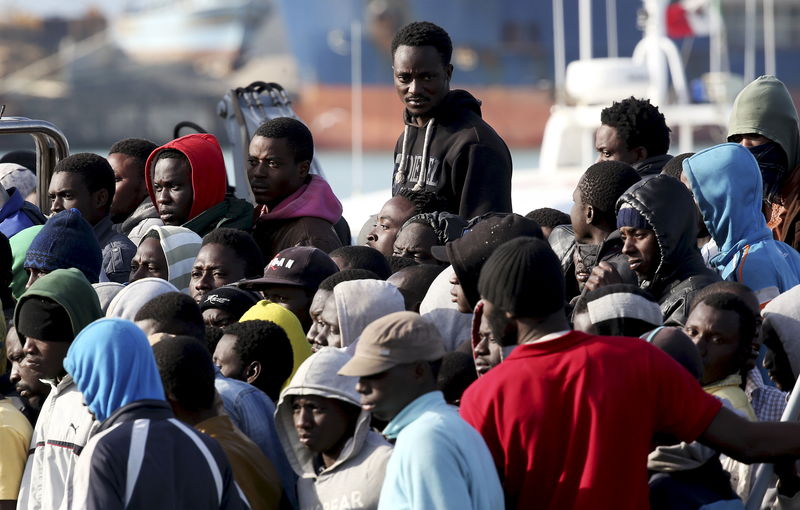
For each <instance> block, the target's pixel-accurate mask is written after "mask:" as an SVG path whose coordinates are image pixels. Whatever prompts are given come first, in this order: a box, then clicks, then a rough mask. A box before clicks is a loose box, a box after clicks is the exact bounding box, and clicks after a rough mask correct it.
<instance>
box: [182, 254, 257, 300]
mask: <svg viewBox="0 0 800 510" xmlns="http://www.w3.org/2000/svg"><path fill="white" fill-rule="evenodd" d="M244 271H245V265H244V261H242V259H241V258H239V257H238V256H237V255H236V252H235V251H233V250H232V249H231V248H229V247H227V246H223V245H221V244H217V243H211V244H207V245H205V246H203V247H202V248H200V252H199V253H198V254H197V258H195V259H194V265H193V266H192V279H191V281H190V282H189V292H190V293H191V296H192V297H193V298H194V300H195V301H197V302H198V303H200V301H202V300H203V298H204V297H205V295H206V294H207V293H209V292H211V291H212V290H214V289H218V288H220V287H222V286H224V285H228V284H230V283H234V282H238V281H239V280H241V279H242V278H244V277H245V276H247V275H245V274H244Z"/></svg>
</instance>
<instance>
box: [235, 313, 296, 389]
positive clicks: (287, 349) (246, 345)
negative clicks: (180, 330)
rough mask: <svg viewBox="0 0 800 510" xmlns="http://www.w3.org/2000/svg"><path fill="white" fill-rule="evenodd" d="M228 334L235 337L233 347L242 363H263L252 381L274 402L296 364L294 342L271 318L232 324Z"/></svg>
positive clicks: (245, 364)
mask: <svg viewBox="0 0 800 510" xmlns="http://www.w3.org/2000/svg"><path fill="white" fill-rule="evenodd" d="M225 334H226V335H231V336H235V337H236V345H235V347H234V350H235V351H236V354H238V355H239V358H241V360H242V365H244V366H247V365H249V364H250V363H252V362H253V361H258V362H260V363H261V375H260V376H259V377H258V379H256V380H255V381H253V386H255V387H256V388H258V389H260V390H261V391H263V392H264V393H266V394H267V395H268V396H269V398H270V399H272V400H273V401H276V400H278V397H280V393H281V387H282V386H283V383H284V382H285V381H286V379H288V378H289V376H290V375H292V368H293V366H294V357H293V354H292V344H291V342H290V341H289V337H288V336H286V332H285V331H284V330H283V328H282V327H280V326H278V325H277V324H275V323H274V322H272V321H263V320H251V321H244V322H235V323H233V324H231V325H230V326H228V327H227V328H226V329H225Z"/></svg>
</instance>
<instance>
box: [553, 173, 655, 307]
mask: <svg viewBox="0 0 800 510" xmlns="http://www.w3.org/2000/svg"><path fill="white" fill-rule="evenodd" d="M640 180H641V178H640V177H639V174H637V173H636V171H635V170H634V169H633V168H632V167H631V166H630V165H628V164H627V163H622V162H619V161H600V162H598V163H595V164H593V165H591V166H590V167H589V168H587V169H586V171H585V172H584V173H583V175H582V176H581V178H580V180H579V181H578V185H577V186H576V187H575V191H573V192H572V200H573V205H572V209H570V222H571V223H570V225H565V226H563V227H557V228H555V229H553V231H552V232H551V233H550V237H549V238H548V242H549V243H550V247H551V248H553V251H554V252H555V253H556V255H557V256H558V258H559V259H560V260H561V268H562V270H563V272H564V279H565V281H566V282H567V298H568V299H572V298H573V297H574V296H577V295H579V294H582V293H583V288H584V286H585V285H588V290H592V289H593V288H594V287H593V285H594V282H590V281H589V277H590V276H591V273H592V269H594V266H595V265H597V264H598V263H599V262H601V261H602V262H607V263H609V264H612V265H614V267H615V268H616V269H617V271H618V272H619V273H620V275H622V279H623V280H624V281H625V282H626V283H636V275H634V273H633V272H632V271H631V270H630V269H628V258H627V257H626V256H625V255H623V254H622V252H621V250H622V244H623V243H622V239H621V237H620V233H619V230H617V218H616V216H615V214H614V213H615V206H616V204H617V200H618V199H619V197H620V196H622V194H623V193H625V191H626V190H627V189H628V188H630V187H631V186H632V185H634V184H635V183H637V182H639V181H640Z"/></svg>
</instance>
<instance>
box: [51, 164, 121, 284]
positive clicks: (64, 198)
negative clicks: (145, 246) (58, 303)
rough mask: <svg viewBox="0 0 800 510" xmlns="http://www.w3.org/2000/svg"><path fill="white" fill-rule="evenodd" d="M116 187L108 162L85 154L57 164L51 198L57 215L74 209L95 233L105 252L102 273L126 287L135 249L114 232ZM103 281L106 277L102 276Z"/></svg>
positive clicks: (109, 279) (52, 182)
mask: <svg viewBox="0 0 800 510" xmlns="http://www.w3.org/2000/svg"><path fill="white" fill-rule="evenodd" d="M115 190H116V185H115V184H114V170H113V169H112V168H111V165H109V164H108V161H106V160H105V158H103V157H101V156H98V155H97V154H91V153H88V152H82V153H79V154H73V155H72V156H68V157H66V158H64V159H62V160H61V161H59V162H58V164H56V167H55V169H54V173H53V179H52V180H51V181H50V188H49V190H48V194H49V197H50V209H52V211H53V212H54V213H58V212H61V211H64V210H66V209H72V208H75V209H77V210H78V211H80V213H81V216H83V219H85V220H86V221H88V222H89V224H90V225H91V226H92V230H94V235H95V237H96V238H97V242H98V243H99V244H100V249H101V250H102V252H103V273H105V276H106V278H107V279H108V281H112V282H117V283H125V282H127V281H128V276H129V275H130V272H131V260H133V257H134V255H136V245H134V244H133V243H132V242H131V241H130V239H128V238H127V237H125V236H124V235H122V234H120V233H119V232H115V231H114V229H113V223H112V222H111V204H112V203H113V201H114V194H115ZM100 276H101V278H100V279H101V280H103V274H102V273H101V275H100Z"/></svg>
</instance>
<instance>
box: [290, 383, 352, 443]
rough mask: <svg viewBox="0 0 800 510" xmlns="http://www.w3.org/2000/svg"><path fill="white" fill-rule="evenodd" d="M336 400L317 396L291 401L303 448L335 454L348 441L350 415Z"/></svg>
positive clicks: (299, 397)
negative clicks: (333, 451) (334, 451)
mask: <svg viewBox="0 0 800 510" xmlns="http://www.w3.org/2000/svg"><path fill="white" fill-rule="evenodd" d="M344 406H349V404H346V403H344V402H340V401H338V400H336V399H333V398H325V397H320V396H317V395H302V396H300V395H297V396H294V397H292V418H293V421H294V429H295V430H296V431H297V438H298V440H299V441H300V444H302V445H303V446H305V447H306V448H308V449H309V450H311V451H312V452H314V453H322V452H329V451H332V450H335V449H336V448H337V447H338V446H339V445H341V444H343V443H344V441H346V440H347V439H348V436H349V434H348V432H349V431H350V428H351V425H350V424H351V421H352V418H351V415H352V413H348V412H347V411H346V409H345V407H344Z"/></svg>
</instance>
